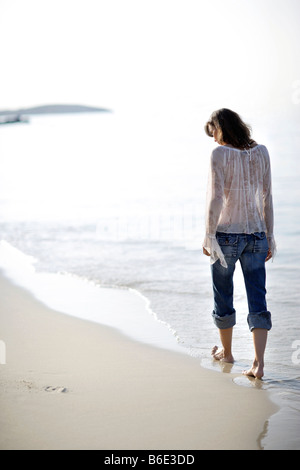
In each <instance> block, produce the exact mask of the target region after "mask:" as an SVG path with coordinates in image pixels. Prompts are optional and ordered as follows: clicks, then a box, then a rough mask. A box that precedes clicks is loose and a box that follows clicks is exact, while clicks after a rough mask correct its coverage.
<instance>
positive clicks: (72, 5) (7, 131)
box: [0, 0, 300, 217]
mask: <svg viewBox="0 0 300 470" xmlns="http://www.w3.org/2000/svg"><path fill="white" fill-rule="evenodd" d="M299 19H300V1H299V0H214V1H207V0H43V1H41V0H26V1H24V0H0V44H1V48H0V63H1V73H0V109H2V110H3V109H18V108H23V107H32V106H39V105H43V104H61V103H65V104H71V103H72V104H81V105H89V106H97V107H105V108H109V109H111V110H112V111H113V112H114V114H112V115H111V116H112V117H113V119H115V118H116V121H113V122H114V124H113V125H112V124H111V125H110V122H111V121H110V120H109V118H108V116H109V115H102V116H98V118H97V119H100V120H101V119H102V118H103V119H102V120H101V124H100V125H99V124H98V121H97V123H96V122H94V123H93V124H92V121H88V120H85V121H84V122H85V123H86V124H85V127H84V132H83V128H82V121H74V120H70V122H69V121H68V125H67V123H66V122H65V123H64V125H63V126H62V125H61V121H60V120H59V119H60V118H55V121H54V120H52V121H51V122H50V121H47V122H46V121H44V120H43V119H41V120H39V121H38V122H37V121H35V125H34V126H33V125H32V126H18V127H17V128H14V126H2V129H1V139H0V160H1V162H0V163H1V172H0V202H1V198H2V199H3V200H11V201H15V200H16V201H19V202H21V210H20V209H19V206H18V205H17V206H16V211H17V213H18V214H19V213H22V216H24V217H25V216H26V214H27V213H28V211H29V212H30V211H33V212H34V213H38V214H42V215H43V217H44V216H45V205H46V204H49V208H48V210H49V213H53V214H55V216H56V215H57V214H58V212H59V211H61V212H62V213H63V215H64V216H65V214H66V213H69V207H70V204H73V202H74V207H75V210H77V206H76V204H85V205H88V204H90V203H91V202H92V203H94V201H95V204H96V206H97V208H98V205H99V204H102V202H103V201H105V200H108V201H112V200H116V201H117V203H119V201H121V200H123V199H124V194H126V195H127V197H128V198H130V197H131V198H132V200H135V199H136V198H142V195H144V196H145V197H147V198H148V197H149V198H150V197H157V198H158V199H159V198H162V197H164V196H165V195H166V196H168V197H169V194H171V195H172V194H174V198H176V197H177V199H178V200H179V201H181V200H187V199H188V198H189V197H190V195H193V197H194V193H195V192H196V193H197V197H198V196H199V194H198V190H200V189H199V188H200V187H201V188H204V187H205V184H204V181H205V182H206V174H207V172H206V167H207V165H208V155H209V154H210V153H209V152H210V151H211V148H212V146H213V145H214V142H213V141H212V139H209V138H207V136H206V135H205V134H204V131H203V127H204V123H205V122H206V120H207V119H208V118H209V116H210V114H211V112H212V111H214V110H215V109H218V108H222V107H227V108H231V109H234V110H235V111H237V112H238V113H239V114H241V116H242V117H243V118H244V119H245V120H246V122H249V123H250V124H251V125H252V126H253V130H254V133H253V134H254V135H253V137H254V138H255V140H257V141H258V142H263V143H265V144H266V145H267V146H268V148H269V150H270V151H271V154H272V160H273V170H274V174H275V176H276V175H278V174H280V175H282V174H283V172H284V171H285V172H286V173H287V174H290V173H291V170H290V169H291V168H293V170H292V171H294V163H293V162H294V161H293V160H291V159H290V163H288V162H287V160H286V161H285V165H284V168H282V162H281V160H282V149H281V148H280V149H279V148H278V139H277V141H276V142H277V143H275V144H274V143H273V142H274V141H275V140H276V139H274V136H280V135H281V136H283V137H284V139H285V140H284V145H286V142H288V144H289V145H290V146H291V148H292V149H293V151H294V153H295V155H296V154H297V148H298V145H299V139H298V140H296V137H295V135H298V134H299V131H298V129H299V125H300V113H299V111H300V52H299V51H300V48H299V44H300V28H299ZM73 117H74V116H73ZM88 122H89V123H90V124H87V123H88ZM99 122H100V121H99ZM124 123H125V125H124ZM282 123H283V124H284V132H281V130H282ZM116 129H117V131H116ZM291 131H292V132H291ZM116 132H117V134H116ZM16 135H17V136H18V137H17V138H16ZM293 136H294V137H293ZM294 149H296V150H294ZM284 152H285V153H286V149H285V148H284ZM104 154H105V157H106V158H104V157H103V155H104ZM41 155H42V156H43V158H41ZM24 157H26V158H24ZM70 168H71V169H72V171H71V173H70ZM16 169H17V170H18V171H16ZM116 169H117V171H116ZM200 178H202V180H203V184H202V183H201V184H200ZM202 180H201V181H202ZM78 188H80V191H79V190H78ZM193 191H194V192H193ZM203 191H204V189H203ZM37 194H39V198H37V197H36V195H37ZM201 197H202V195H201ZM203 199H204V196H203ZM62 201H64V202H65V204H66V208H64V207H62ZM12 204H14V203H13V202H12ZM7 207H8V209H7V210H12V209H11V207H12V206H7ZM25 208H26V210H25ZM97 210H98V209H97ZM143 210H144V209H143ZM35 211H36V212H35Z"/></svg>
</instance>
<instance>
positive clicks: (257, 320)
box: [247, 311, 272, 331]
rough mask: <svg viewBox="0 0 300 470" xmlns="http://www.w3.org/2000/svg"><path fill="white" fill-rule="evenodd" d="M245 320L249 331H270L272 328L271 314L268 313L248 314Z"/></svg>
mask: <svg viewBox="0 0 300 470" xmlns="http://www.w3.org/2000/svg"><path fill="white" fill-rule="evenodd" d="M247 320H248V325H249V329H250V331H253V330H254V329H255V328H261V329H264V330H271V328H272V321H271V313H270V312H268V311H265V312H258V313H249V315H248V318H247Z"/></svg>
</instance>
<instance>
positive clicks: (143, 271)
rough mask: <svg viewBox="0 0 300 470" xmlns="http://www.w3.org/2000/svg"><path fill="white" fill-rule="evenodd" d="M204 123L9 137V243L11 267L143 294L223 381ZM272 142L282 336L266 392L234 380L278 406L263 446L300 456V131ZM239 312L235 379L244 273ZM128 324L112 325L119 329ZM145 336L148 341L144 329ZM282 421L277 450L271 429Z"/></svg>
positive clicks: (86, 118) (45, 123)
mask: <svg viewBox="0 0 300 470" xmlns="http://www.w3.org/2000/svg"><path fill="white" fill-rule="evenodd" d="M200 117H201V118H203V119H204V116H200ZM202 124H203V123H202V122H201V119H200V118H199V116H197V115H196V114H194V115H192V117H191V116H189V117H186V119H182V121H181V120H180V119H179V118H177V120H176V119H174V120H172V119H170V120H169V121H168V124H166V120H164V119H163V116H160V115H159V114H158V115H157V116H152V117H149V116H148V117H147V119H146V118H145V117H144V118H143V117H141V116H131V117H130V118H129V117H128V116H127V115H126V114H122V113H121V115H120V114H118V113H117V112H116V113H112V114H105V115H80V116H72V115H69V116H55V117H39V118H33V119H32V121H31V123H30V124H23V125H22V124H16V125H14V126H10V127H8V126H6V127H4V126H3V127H2V128H1V129H0V164H1V177H0V183H1V187H0V239H1V241H2V245H1V250H2V260H3V253H12V252H13V250H14V249H15V250H18V251H20V252H21V253H23V254H24V255H28V256H30V257H32V258H31V259H32V260H34V263H33V266H34V270H35V271H36V272H40V273H52V274H53V275H55V274H57V275H58V274H59V275H60V276H65V277H67V276H74V277H75V278H76V279H77V280H82V281H85V282H86V281H89V282H90V283H91V284H92V285H93V286H94V288H95V289H96V288H97V287H100V286H101V287H112V286H114V287H117V288H121V289H132V290H134V291H135V292H137V293H140V294H141V295H142V296H143V297H144V298H145V299H147V301H148V302H149V306H150V309H149V310H151V312H154V313H155V315H154V316H153V317H152V318H151V321H153V322H156V321H160V322H162V323H163V324H164V325H165V327H166V329H167V330H168V335H170V337H172V340H173V339H174V341H176V344H178V345H179V346H180V347H181V348H182V350H183V351H185V352H186V353H187V354H190V355H192V356H194V357H197V358H199V361H200V362H201V364H202V365H203V366H204V367H209V368H213V369H215V370H216V371H221V370H222V368H221V365H220V364H219V363H214V362H213V361H212V360H211V358H210V350H211V348H212V346H214V345H215V344H218V343H219V339H218V332H217V331H216V328H215V326H214V325H213V322H212V319H211V311H212V288H211V278H210V266H209V259H208V258H207V257H205V256H203V254H202V249H201V244H202V240H203V236H204V208H205V194H206V181H207V171H208V162H209V156H210V152H211V150H212V148H213V146H214V145H213V142H211V141H210V140H209V139H208V138H206V136H203V135H202V128H203V126H202ZM275 134H276V133H275ZM261 135H262V136H263V135H264V132H263V130H262V131H261ZM268 138H269V141H263V142H261V143H264V144H266V145H267V146H268V147H269V150H270V153H271V158H272V168H273V192H274V205H275V221H276V226H275V235H276V240H277V245H278V254H277V257H276V258H275V260H274V261H273V262H272V261H270V262H268V264H267V291H268V308H269V310H270V311H271V313H272V320H273V329H272V331H271V333H270V334H269V340H268V347H267V351H266V357H265V359H266V378H265V379H264V381H263V382H260V383H259V385H258V382H257V381H255V380H251V379H248V378H246V377H242V376H240V377H237V378H235V379H234V381H235V384H236V385H237V386H238V385H242V386H256V387H257V386H260V387H262V388H263V389H268V390H270V391H272V392H273V393H272V396H273V397H274V400H275V401H276V403H277V404H279V406H280V412H279V413H277V414H276V415H274V416H273V417H272V418H271V420H270V422H269V428H268V430H266V433H265V435H264V436H262V439H261V445H262V446H263V447H264V448H265V449H271V448H276V447H280V446H282V447H284V448H300V318H299V304H300V302H299V300H300V291H299V270H300V247H299V244H298V243H297V242H298V239H299V233H300V225H299V220H300V219H299V216H300V202H299V201H300V198H299V196H300V188H299V164H298V162H297V145H298V144H299V142H298V141H297V134H296V133H294V134H293V136H292V139H290V140H289V141H284V140H283V139H284V138H283V137H281V138H280V139H279V137H278V136H276V135H272V136H271V135H268ZM276 139H277V140H276ZM257 140H259V139H257ZM4 264H5V263H4ZM0 267H1V257H0ZM235 308H236V310H237V319H238V322H237V326H236V327H235V331H234V355H235V358H236V363H235V364H234V365H233V366H232V367H230V368H229V369H228V368H227V369H226V372H229V373H233V374H236V373H237V374H239V373H241V372H242V370H243V369H245V368H248V367H249V366H250V364H251V361H252V360H253V346H252V338H251V335H250V334H249V331H248V327H247V321H246V318H247V301H246V293H245V288H244V284H243V278H242V274H241V270H240V268H239V266H238V267H237V271H236V274H235ZM95 321H99V323H101V322H103V321H104V319H103V318H101V316H99V318H95ZM105 321H106V322H107V321H108V322H109V321H110V319H105ZM120 321H121V320H120V318H119V319H118V318H113V319H112V318H111V324H112V325H113V326H116V325H118V322H120ZM122 321H124V318H123V319H122ZM130 323H131V321H130V319H128V322H127V325H126V326H127V330H128V331H130V328H131V327H130ZM134 334H135V335H136V336H139V337H137V338H136V339H138V340H141V338H142V336H143V335H142V334H141V332H140V330H139V332H137V331H134ZM168 345H169V343H168V342H166V347H169V346H168ZM298 352H299V353H298ZM283 422H285V423H286V425H285V426H284V432H283V433H282V434H283V436H282V439H281V440H280V442H278V441H277V439H278V433H277V432H275V431H274V430H275V429H276V427H277V426H281V425H282V423H283Z"/></svg>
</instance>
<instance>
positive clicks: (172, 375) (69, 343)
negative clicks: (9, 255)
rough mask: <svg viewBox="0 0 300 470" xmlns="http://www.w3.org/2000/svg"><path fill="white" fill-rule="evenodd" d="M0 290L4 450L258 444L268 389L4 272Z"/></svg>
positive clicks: (268, 408) (0, 434)
mask: <svg viewBox="0 0 300 470" xmlns="http://www.w3.org/2000/svg"><path fill="white" fill-rule="evenodd" d="M0 293H1V311H0V321H1V329H0V332H1V333H0V337H1V340H2V341H3V342H4V343H5V346H6V364H2V365H0V380H1V388H0V407H1V413H0V429H1V431H0V449H1V450H19V449H24V450H31V449H33V450H56V449H57V450H58V449H62V450H72V449H73V450H84V449H88V450H93V449H104V450H118V449H123V450H126V449H134V450H139V449H144V450H147V449H148V450H149V449H151V450H154V449H155V450H160V449H161V450H166V449H173V450H176V449H181V450H191V449H193V450H201V449H203V450H204V449H205V450H208V449H233V450H238V449H245V450H246V449H253V450H259V449H261V447H260V437H261V436H262V434H263V433H264V430H265V428H266V426H267V422H268V419H269V417H270V416H271V415H272V414H273V413H274V412H275V411H276V407H275V405H274V404H272V402H271V401H270V399H269V395H268V392H266V391H264V390H259V389H255V388H244V387H239V386H236V385H235V384H234V383H233V381H232V379H233V377H232V375H231V374H218V373H216V372H214V371H210V370H206V369H203V368H202V367H201V366H200V363H199V361H198V360H197V359H196V358H192V357H189V356H187V355H185V354H181V353H177V352H175V351H168V350H164V349H162V348H156V347H153V346H151V345H147V344H142V343H140V342H137V341H134V340H132V339H130V338H128V337H126V336H125V335H122V334H121V333H120V332H119V331H117V330H116V329H113V328H110V327H107V326H102V325H100V324H96V323H93V322H90V321H85V320H82V319H79V318H74V317H72V316H71V315H65V314H62V313H60V312H56V311H53V310H51V309H49V308H48V307H46V306H45V305H43V303H41V302H39V301H38V300H37V299H35V298H34V297H33V296H32V295H31V293H30V292H28V291H26V290H24V289H22V288H21V287H19V286H16V285H14V284H13V283H12V282H11V281H10V280H8V279H7V278H6V277H4V276H3V275H2V276H1V277H0ZM118 293H119V292H118V290H117V289H116V290H115V292H114V296H115V299H117V298H118ZM106 302H107V301H106ZM106 307H107V306H106V305H105V301H104V302H103V309H105V308H106ZM119 308H120V310H122V309H127V308H130V306H129V305H126V306H125V305H124V304H122V298H121V302H120V306H119Z"/></svg>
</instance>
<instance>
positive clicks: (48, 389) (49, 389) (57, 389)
mask: <svg viewBox="0 0 300 470" xmlns="http://www.w3.org/2000/svg"><path fill="white" fill-rule="evenodd" d="M44 390H45V392H48V393H67V391H68V389H67V388H65V387H52V386H49V387H45V388H44Z"/></svg>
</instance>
